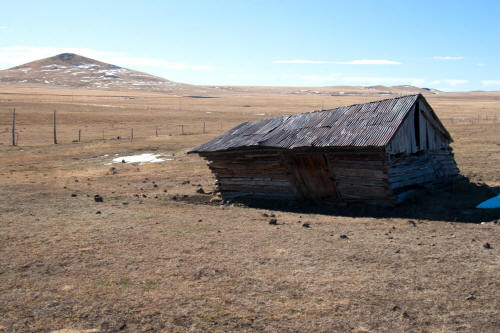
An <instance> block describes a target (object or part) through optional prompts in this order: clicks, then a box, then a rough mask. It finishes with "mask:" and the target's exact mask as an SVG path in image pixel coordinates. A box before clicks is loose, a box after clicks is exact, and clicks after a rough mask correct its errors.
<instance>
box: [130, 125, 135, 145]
mask: <svg viewBox="0 0 500 333" xmlns="http://www.w3.org/2000/svg"><path fill="white" fill-rule="evenodd" d="M132 140H134V128H131V129H130V142H132Z"/></svg>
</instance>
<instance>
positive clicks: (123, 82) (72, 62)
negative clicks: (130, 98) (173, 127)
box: [0, 53, 189, 92]
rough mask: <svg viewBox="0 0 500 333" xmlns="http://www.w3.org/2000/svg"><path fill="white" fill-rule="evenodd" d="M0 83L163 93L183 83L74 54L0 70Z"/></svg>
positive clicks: (175, 88) (64, 54)
mask: <svg viewBox="0 0 500 333" xmlns="http://www.w3.org/2000/svg"><path fill="white" fill-rule="evenodd" d="M0 82H10V83H27V84H43V85H53V86H61V87H69V88H88V89H109V90H148V91H162V92H171V91H173V90H177V88H179V87H177V86H178V85H183V84H180V83H176V82H172V81H169V80H166V79H163V78H161V77H157V76H154V75H150V74H147V73H143V72H139V71H135V70H131V69H127V68H124V67H120V66H116V65H112V64H107V63H104V62H101V61H98V60H94V59H91V58H87V57H83V56H80V55H77V54H73V53H62V54H59V55H56V56H54V57H50V58H44V59H40V60H36V61H32V62H29V63H27V64H23V65H20V66H15V67H12V68H9V69H6V70H3V71H0ZM185 86H189V85H185Z"/></svg>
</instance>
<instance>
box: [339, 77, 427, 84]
mask: <svg viewBox="0 0 500 333" xmlns="http://www.w3.org/2000/svg"><path fill="white" fill-rule="evenodd" d="M343 80H344V81H345V82H349V83H355V84H369V85H377V84H383V85H385V84H389V85H398V84H411V85H414V86H419V85H422V84H423V83H424V82H425V80H424V79H422V78H401V77H372V76H346V77H344V78H343Z"/></svg>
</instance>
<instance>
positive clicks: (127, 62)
mask: <svg viewBox="0 0 500 333" xmlns="http://www.w3.org/2000/svg"><path fill="white" fill-rule="evenodd" d="M60 53H76V54H78V55H82V56H85V57H89V58H93V59H96V60H99V61H104V62H108V63H111V64H114V65H120V66H125V67H128V66H130V67H134V66H142V67H144V66H147V67H159V68H166V69H186V70H212V69H214V67H212V66H204V65H188V64H183V63H178V62H171V61H167V60H164V59H158V58H143V57H129V56H127V55H126V54H124V53H121V52H111V51H98V50H93V49H88V48H58V47H36V46H10V47H2V48H0V67H3V66H6V67H10V66H14V65H21V64H23V63H27V62H30V61H34V60H38V59H42V58H46V57H51V56H54V55H57V54H60Z"/></svg>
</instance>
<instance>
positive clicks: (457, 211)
mask: <svg viewBox="0 0 500 333" xmlns="http://www.w3.org/2000/svg"><path fill="white" fill-rule="evenodd" d="M499 193H500V186H497V187H491V186H488V185H486V184H476V183H472V182H470V181H469V180H468V179H467V178H465V177H462V176H459V177H457V178H456V179H455V180H454V181H452V182H450V183H447V184H444V185H442V186H441V187H440V188H439V190H438V191H432V192H431V191H425V190H424V191H422V192H421V194H422V195H420V196H417V197H413V198H411V199H409V200H407V201H405V202H404V203H402V204H400V205H397V206H395V207H381V206H376V205H367V204H364V203H342V202H338V201H333V202H332V201H330V200H325V201H321V200H320V201H318V200H315V201H304V200H295V199H294V200H285V199H275V200H268V199H263V198H252V197H240V198H235V199H233V200H229V201H226V204H236V205H241V206H244V207H249V208H257V209H266V210H272V211H282V212H289V213H297V214H321V215H329V216H344V217H370V218H402V219H411V220H417V221H418V220H431V221H446V222H460V223H481V222H491V221H495V220H500V208H499V209H477V208H475V207H476V206H477V205H478V204H480V203H481V202H483V201H485V200H488V199H489V198H491V197H494V196H496V195H498V194H499ZM179 200H181V201H185V202H187V203H190V204H205V205H220V202H211V201H210V197H209V196H207V195H195V196H189V197H186V198H180V199H179Z"/></svg>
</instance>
